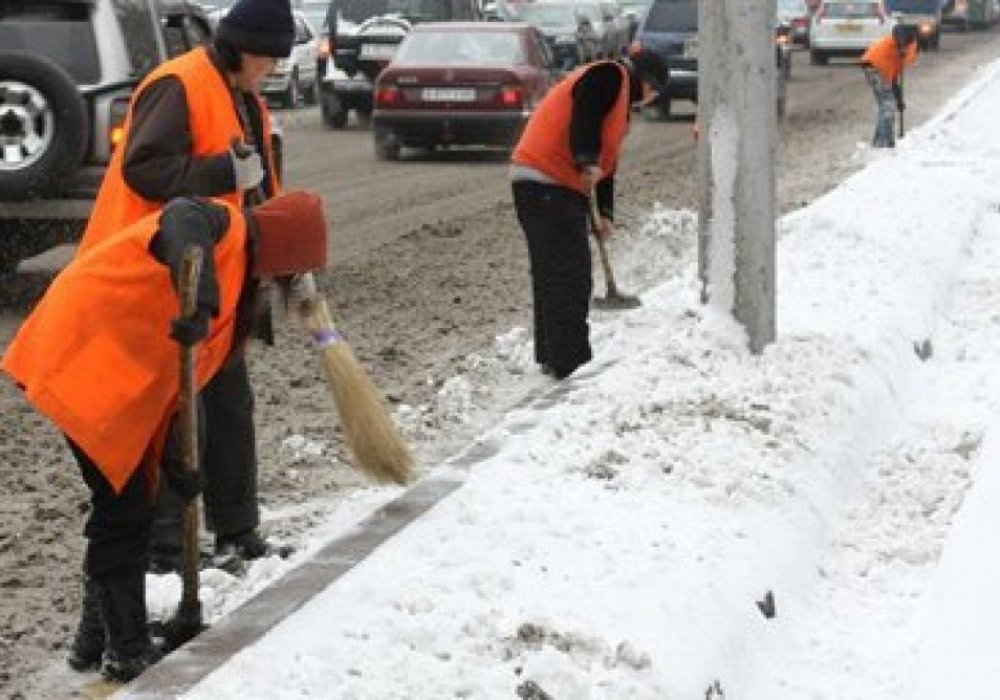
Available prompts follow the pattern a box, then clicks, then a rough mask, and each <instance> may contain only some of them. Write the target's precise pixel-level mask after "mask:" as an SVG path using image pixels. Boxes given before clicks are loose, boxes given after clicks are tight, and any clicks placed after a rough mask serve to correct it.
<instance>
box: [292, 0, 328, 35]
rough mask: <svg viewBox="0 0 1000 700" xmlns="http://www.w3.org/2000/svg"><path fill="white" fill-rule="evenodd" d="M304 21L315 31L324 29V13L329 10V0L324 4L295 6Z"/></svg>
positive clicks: (306, 3)
mask: <svg viewBox="0 0 1000 700" xmlns="http://www.w3.org/2000/svg"><path fill="white" fill-rule="evenodd" d="M297 8H298V9H299V11H301V12H302V14H303V15H305V17H306V21H308V22H309V24H310V25H312V27H313V29H316V30H317V31H319V30H321V29H325V28H326V11H327V10H328V9H329V8H330V3H329V0H326V1H325V2H301V3H299V4H298V5H297Z"/></svg>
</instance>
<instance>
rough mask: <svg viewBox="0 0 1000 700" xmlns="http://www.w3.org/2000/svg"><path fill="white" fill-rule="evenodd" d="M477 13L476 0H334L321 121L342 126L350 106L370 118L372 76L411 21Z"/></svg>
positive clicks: (329, 18)
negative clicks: (329, 58)
mask: <svg viewBox="0 0 1000 700" xmlns="http://www.w3.org/2000/svg"><path fill="white" fill-rule="evenodd" d="M478 17H479V9H478V5H477V3H476V0H332V2H331V3H330V9H329V12H328V15H327V26H328V27H329V29H330V40H329V41H330V56H331V59H332V60H330V61H328V62H327V67H326V72H325V74H324V75H323V77H322V79H321V81H320V109H321V112H322V114H323V121H324V122H325V123H326V125H327V126H329V127H331V128H334V129H342V128H344V127H345V126H346V125H347V119H348V114H349V112H350V111H351V110H354V111H355V112H357V114H358V116H359V117H360V118H361V119H362V120H364V121H367V120H368V118H369V117H370V116H371V113H372V91H373V85H374V82H375V78H376V76H378V74H379V73H380V72H381V71H382V69H383V68H385V67H386V66H387V65H388V64H389V61H390V60H392V57H393V56H394V55H395V52H396V49H397V48H398V47H399V44H400V42H401V41H402V40H403V38H404V37H405V36H406V35H407V34H408V33H409V31H410V28H411V27H412V26H413V25H414V24H417V23H420V22H437V21H447V20H472V19H477V18H478Z"/></svg>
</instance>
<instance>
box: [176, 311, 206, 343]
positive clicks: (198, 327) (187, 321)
mask: <svg viewBox="0 0 1000 700" xmlns="http://www.w3.org/2000/svg"><path fill="white" fill-rule="evenodd" d="M210 316H211V311H209V310H208V309H206V308H204V307H198V311H196V312H195V314H194V315H193V316H178V317H177V318H175V319H174V320H173V321H171V322H170V337H171V338H173V339H174V340H176V341H177V342H178V343H180V344H181V345H183V346H184V347H186V348H190V347H192V346H194V345H197V344H198V343H200V342H201V341H203V340H204V339H205V337H206V336H207V335H208V325H209V318H210Z"/></svg>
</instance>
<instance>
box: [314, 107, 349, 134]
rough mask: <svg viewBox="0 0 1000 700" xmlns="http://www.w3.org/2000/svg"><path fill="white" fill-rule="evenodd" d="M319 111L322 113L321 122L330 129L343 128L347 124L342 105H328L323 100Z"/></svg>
mask: <svg viewBox="0 0 1000 700" xmlns="http://www.w3.org/2000/svg"><path fill="white" fill-rule="evenodd" d="M320 111H321V112H322V113H323V123H324V124H326V125H327V126H328V127H330V128H331V129H343V128H344V127H345V126H347V117H348V113H347V110H346V109H344V108H343V107H341V106H339V105H338V106H337V107H334V108H331V107H328V106H327V104H326V101H325V100H324V101H323V103H322V105H321V108H320Z"/></svg>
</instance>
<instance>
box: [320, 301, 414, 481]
mask: <svg viewBox="0 0 1000 700" xmlns="http://www.w3.org/2000/svg"><path fill="white" fill-rule="evenodd" d="M302 313H303V315H304V317H305V319H306V323H307V325H308V326H309V329H310V331H312V333H313V336H314V337H315V338H316V339H317V340H318V341H319V342H320V345H321V348H322V352H321V355H320V360H321V363H322V365H323V372H324V374H325V375H326V379H327V381H328V383H329V384H330V390H331V393H332V394H333V402H334V404H335V405H336V407H337V413H338V415H339V416H340V423H341V426H342V428H343V431H344V439H345V441H346V442H347V446H348V448H349V449H350V451H351V453H352V454H353V455H354V459H355V461H356V462H357V464H358V466H359V467H361V469H362V470H363V471H364V472H365V473H367V474H368V475H369V476H371V477H372V478H373V479H375V480H376V481H379V482H383V483H385V482H394V483H397V484H405V483H406V482H408V481H409V480H410V479H411V478H412V476H413V456H412V455H411V453H410V449H409V447H408V446H407V445H406V443H405V442H404V440H403V438H402V436H401V435H400V434H399V431H398V430H397V429H396V424H395V422H394V421H393V419H392V416H391V415H390V414H389V411H388V409H387V408H386V405H385V402H384V401H383V400H382V396H381V394H380V393H379V391H378V389H377V388H376V387H375V385H374V384H373V383H372V381H371V378H370V377H369V376H368V373H367V372H366V371H365V369H364V367H362V365H361V363H360V362H359V361H358V359H357V357H355V355H354V351H353V350H351V346H350V345H348V344H347V342H346V341H345V340H344V339H343V338H342V337H341V336H340V334H339V333H338V332H337V329H336V326H335V325H334V323H333V318H332V317H331V315H330V310H329V307H327V305H326V300H324V299H323V298H322V297H318V296H316V297H312V298H310V299H306V300H304V301H303V302H302Z"/></svg>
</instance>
